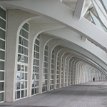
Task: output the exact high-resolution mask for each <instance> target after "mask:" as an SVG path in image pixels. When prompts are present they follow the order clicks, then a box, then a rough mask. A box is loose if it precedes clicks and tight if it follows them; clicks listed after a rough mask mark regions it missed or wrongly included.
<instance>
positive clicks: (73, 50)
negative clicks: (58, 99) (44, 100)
mask: <svg viewBox="0 0 107 107" xmlns="http://www.w3.org/2000/svg"><path fill="white" fill-rule="evenodd" d="M104 4H105V2H103V0H61V1H60V0H53V1H52V0H43V1H42V0H21V1H20V0H19V1H18V0H13V1H11V0H10V1H5V0H4V1H0V102H1V103H2V102H13V101H16V100H19V99H23V98H27V97H31V96H33V95H36V94H42V93H44V92H47V91H51V90H55V89H58V88H62V87H67V86H70V85H74V84H81V83H85V82H90V81H105V80H106V79H107V77H106V73H107V60H106V59H107V53H106V52H107V50H106V48H107V42H106V39H107V33H106V21H105V22H104V20H105V19H106V13H105V9H106V6H105V5H104ZM98 6H100V8H98ZM99 9H100V11H98V10H99ZM101 11H103V15H102V13H101ZM100 15H102V17H101V16H100Z"/></svg>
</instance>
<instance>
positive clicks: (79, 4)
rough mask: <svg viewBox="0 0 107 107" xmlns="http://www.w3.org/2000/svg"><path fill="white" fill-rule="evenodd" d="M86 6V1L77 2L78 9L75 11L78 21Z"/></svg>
mask: <svg viewBox="0 0 107 107" xmlns="http://www.w3.org/2000/svg"><path fill="white" fill-rule="evenodd" d="M84 5H85V0H77V4H76V8H75V11H74V17H76V18H77V19H80V18H81V15H82V11H83V7H84Z"/></svg>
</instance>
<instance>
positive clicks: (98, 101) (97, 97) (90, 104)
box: [0, 82, 107, 107]
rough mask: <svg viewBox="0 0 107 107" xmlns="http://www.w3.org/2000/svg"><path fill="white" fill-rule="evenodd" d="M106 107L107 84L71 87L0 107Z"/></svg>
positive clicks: (96, 83) (95, 83) (98, 83)
mask: <svg viewBox="0 0 107 107" xmlns="http://www.w3.org/2000/svg"><path fill="white" fill-rule="evenodd" d="M4 106H5V107H107V82H93V83H86V84H80V85H72V86H69V87H65V88H61V89H58V90H54V91H51V92H47V93H44V94H40V95H35V96H33V97H31V98H26V99H23V100H19V101H16V102H14V103H8V104H7V103H5V104H1V105H0V107H4Z"/></svg>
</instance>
